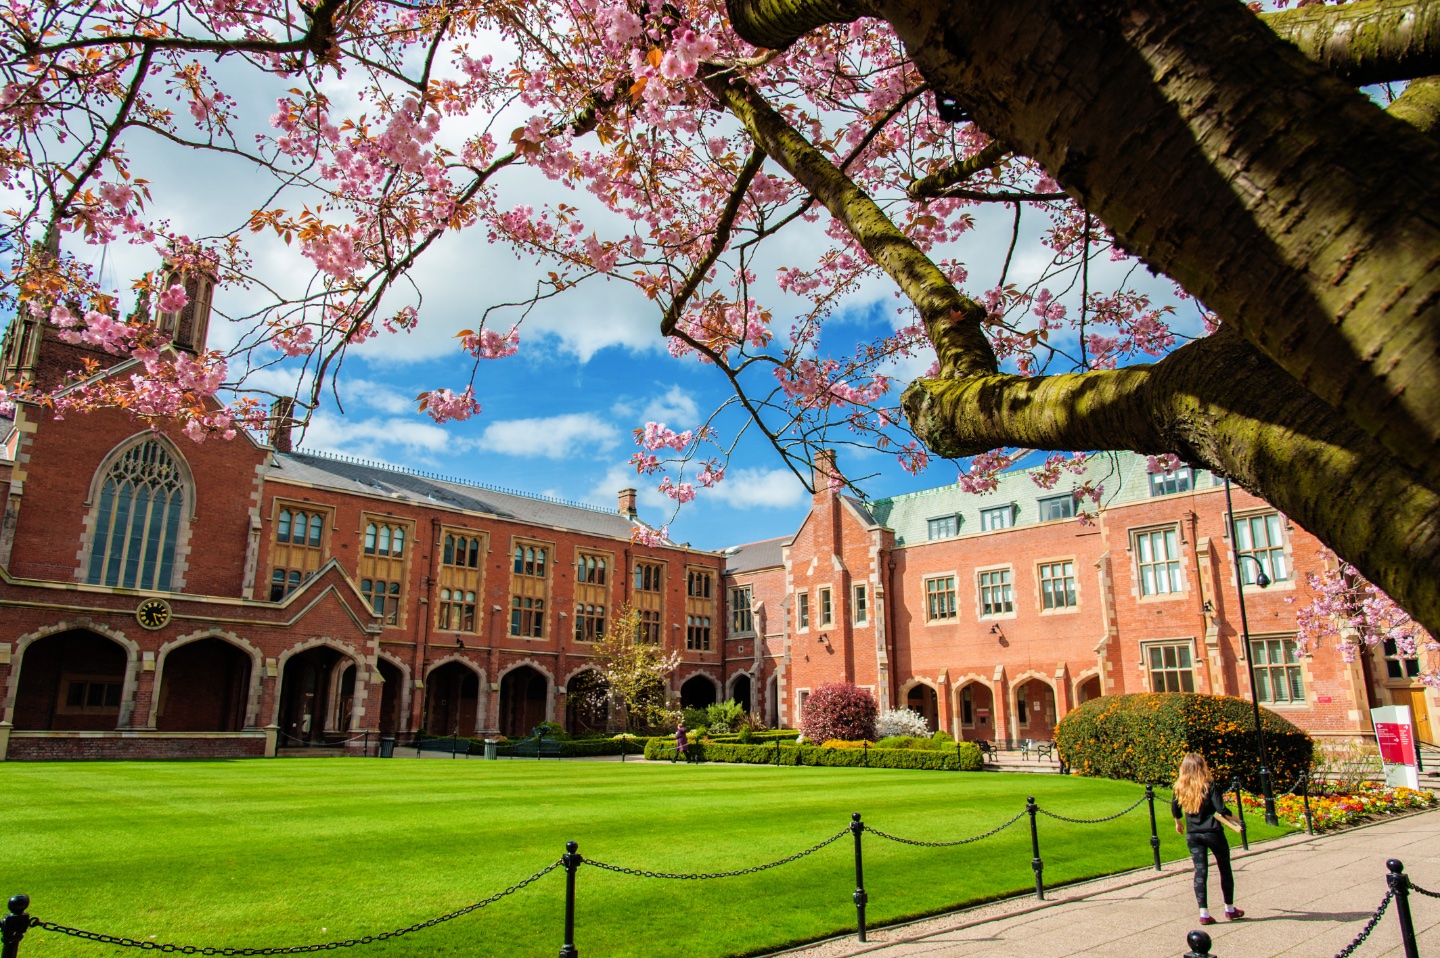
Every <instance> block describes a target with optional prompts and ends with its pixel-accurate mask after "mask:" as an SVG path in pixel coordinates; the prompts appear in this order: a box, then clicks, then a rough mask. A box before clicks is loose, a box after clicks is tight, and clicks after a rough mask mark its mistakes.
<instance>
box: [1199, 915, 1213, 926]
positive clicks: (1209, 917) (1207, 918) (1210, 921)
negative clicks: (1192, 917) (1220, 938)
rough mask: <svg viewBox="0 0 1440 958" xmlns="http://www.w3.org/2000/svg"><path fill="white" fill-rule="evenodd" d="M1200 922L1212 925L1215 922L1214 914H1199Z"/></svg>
mask: <svg viewBox="0 0 1440 958" xmlns="http://www.w3.org/2000/svg"><path fill="white" fill-rule="evenodd" d="M1200 924H1202V925H1213V924H1215V916H1214V915H1201V916H1200Z"/></svg>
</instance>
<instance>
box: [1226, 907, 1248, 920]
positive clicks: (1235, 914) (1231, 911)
mask: <svg viewBox="0 0 1440 958" xmlns="http://www.w3.org/2000/svg"><path fill="white" fill-rule="evenodd" d="M1244 917H1245V912H1244V911H1242V910H1240V909H1239V908H1227V909H1225V918H1226V919H1227V920H1229V921H1236V920H1237V919H1240V918H1244Z"/></svg>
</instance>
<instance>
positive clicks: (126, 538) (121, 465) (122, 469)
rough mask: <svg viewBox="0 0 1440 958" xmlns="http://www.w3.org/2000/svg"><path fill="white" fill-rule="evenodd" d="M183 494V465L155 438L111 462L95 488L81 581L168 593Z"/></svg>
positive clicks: (173, 565)
mask: <svg viewBox="0 0 1440 958" xmlns="http://www.w3.org/2000/svg"><path fill="white" fill-rule="evenodd" d="M185 496H186V479H185V472H184V469H183V467H182V466H180V465H179V464H178V463H177V462H176V461H175V459H174V458H173V457H172V456H171V455H170V453H169V452H168V451H166V449H165V447H164V446H163V445H161V444H160V443H159V442H157V441H156V440H154V439H150V440H146V441H145V442H141V443H137V444H136V445H133V446H131V447H130V448H129V449H126V450H125V451H124V452H123V453H121V454H120V455H119V456H118V457H117V458H115V459H113V460H111V462H110V465H109V468H108V469H107V471H106V473H105V479H104V482H103V483H102V484H101V486H100V490H99V496H98V504H97V508H96V513H95V537H94V539H93V540H92V541H91V544H90V569H89V572H88V574H87V575H86V579H85V581H86V582H88V583H90V584H91V585H109V586H118V587H119V588H122V589H154V590H158V591H162V592H168V591H169V590H170V577H171V574H172V573H173V572H174V569H175V543H176V541H177V540H178V539H179V536H180V523H181V518H182V515H183V512H184V509H185Z"/></svg>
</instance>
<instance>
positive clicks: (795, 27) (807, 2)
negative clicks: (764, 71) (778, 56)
mask: <svg viewBox="0 0 1440 958" xmlns="http://www.w3.org/2000/svg"><path fill="white" fill-rule="evenodd" d="M725 12H726V13H727V14H729V16H730V24H731V26H732V27H734V29H735V32H736V33H737V34H738V35H739V36H740V39H742V40H744V41H745V42H746V43H748V44H750V45H751V46H755V47H760V48H761V49H766V50H783V49H785V48H786V47H788V46H789V45H790V44H792V43H794V42H795V41H796V40H797V39H799V38H800V37H802V36H804V35H805V34H807V33H809V32H810V31H811V30H814V29H815V28H816V27H821V26H824V25H825V24H827V23H851V22H853V21H855V20H858V19H860V18H861V17H866V16H872V15H873V7H872V4H871V2H870V0H725Z"/></svg>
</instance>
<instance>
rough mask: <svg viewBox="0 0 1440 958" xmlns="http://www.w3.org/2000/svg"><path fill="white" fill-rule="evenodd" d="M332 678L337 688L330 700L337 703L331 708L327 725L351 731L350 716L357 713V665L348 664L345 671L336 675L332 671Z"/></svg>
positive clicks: (327, 726) (341, 730) (340, 730)
mask: <svg viewBox="0 0 1440 958" xmlns="http://www.w3.org/2000/svg"><path fill="white" fill-rule="evenodd" d="M330 674H331V679H332V680H333V681H334V682H335V690H334V692H333V693H332V694H331V696H330V701H331V702H333V703H335V704H334V707H333V708H332V709H331V710H330V717H329V719H327V720H326V722H325V727H326V728H328V729H334V730H336V731H338V732H349V731H350V718H351V716H352V715H354V714H355V711H354V710H355V666H354V665H353V664H351V665H347V666H346V667H345V668H344V670H343V671H341V672H340V673H339V674H338V675H336V674H335V673H334V672H333V671H332V672H331V673H330Z"/></svg>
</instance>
